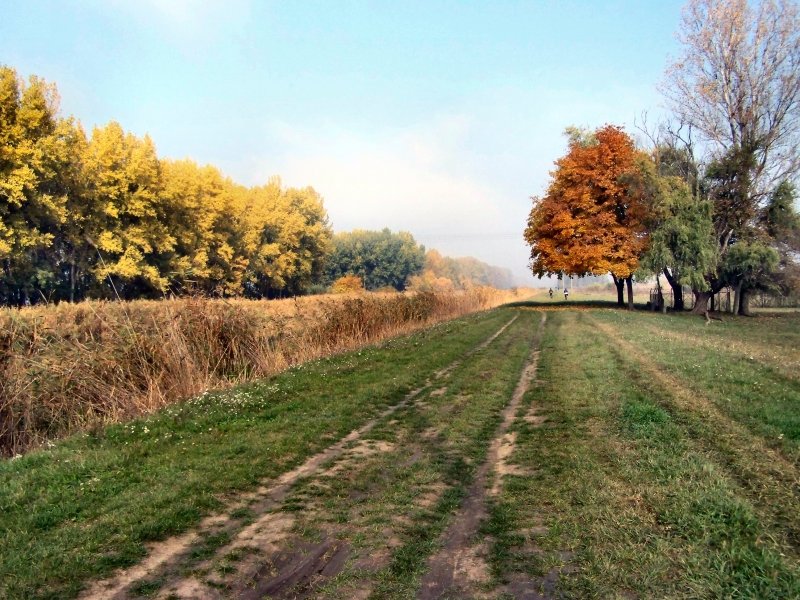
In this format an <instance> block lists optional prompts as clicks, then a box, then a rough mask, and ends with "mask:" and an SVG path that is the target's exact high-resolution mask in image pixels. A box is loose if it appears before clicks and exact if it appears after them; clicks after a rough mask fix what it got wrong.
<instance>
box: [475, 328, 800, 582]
mask: <svg viewBox="0 0 800 600" xmlns="http://www.w3.org/2000/svg"><path fill="white" fill-rule="evenodd" d="M593 318H597V319H617V318H619V319H623V320H624V321H625V324H624V327H623V326H621V325H620V326H619V327H617V328H615V331H620V332H623V331H624V332H625V335H637V336H639V335H640V336H641V337H642V339H637V346H634V348H638V347H639V346H638V344H642V345H645V344H646V342H645V339H644V338H649V337H650V336H651V334H649V333H648V332H647V329H646V327H645V326H644V321H641V320H643V319H647V318H648V316H647V315H632V316H629V315H619V314H618V313H609V314H605V313H602V314H601V313H593V316H589V315H588V314H583V313H556V314H554V315H552V318H551V319H550V320H549V323H550V327H549V328H548V330H547V332H546V335H545V338H544V340H543V351H542V358H541V362H540V371H539V379H540V380H541V381H542V383H541V385H539V386H538V387H537V388H535V389H533V390H531V391H530V392H529V393H528V395H527V397H526V402H527V403H529V405H531V406H534V407H536V409H537V410H538V412H539V413H540V414H542V415H544V416H546V417H547V419H548V420H547V421H546V422H545V423H544V424H543V426H540V427H534V426H532V425H529V424H528V423H525V422H523V421H519V422H518V424H517V426H516V427H517V430H518V447H517V450H516V452H515V454H514V455H513V457H512V458H513V460H514V461H515V462H517V463H518V464H520V465H522V466H523V467H526V468H528V469H535V470H536V474H535V475H533V476H527V477H516V476H510V477H508V478H507V481H506V485H505V487H504V489H503V492H502V494H501V496H500V498H499V499H498V500H497V502H496V503H495V505H494V506H493V508H492V511H491V518H490V522H489V524H488V527H487V529H488V530H489V531H490V532H492V533H493V534H494V539H495V543H494V547H493V552H492V566H493V573H494V575H495V578H496V581H497V582H498V583H500V582H502V581H504V580H507V579H509V578H512V577H513V575H514V574H517V573H522V574H524V575H525V576H527V577H528V578H533V579H534V580H537V581H539V582H540V589H541V590H547V589H548V586H550V589H552V588H553V586H557V588H558V589H559V591H560V593H563V594H564V595H566V596H568V597H580V598H584V597H631V596H632V597H648V598H649V597H659V598H663V597H670V598H673V597H685V598H689V597H691V598H697V597H704V598H724V597H740V598H787V597H797V596H798V594H800V568H798V566H799V565H798V559H797V554H796V552H795V551H794V549H793V547H792V545H791V543H790V542H789V541H788V540H787V539H786V536H785V531H784V529H783V525H784V523H782V522H781V521H780V520H776V519H774V518H773V516H774V513H773V512H770V511H764V510H762V507H761V506H759V501H758V500H757V499H755V498H753V496H752V494H751V493H750V490H749V489H747V488H745V487H743V486H742V485H741V482H740V481H739V480H738V479H737V478H736V477H735V476H733V475H732V474H731V472H730V469H729V465H728V464H727V463H726V462H725V461H721V460H720V456H719V455H718V454H717V453H716V452H714V451H713V449H710V448H709V447H708V445H707V443H706V440H705V439H703V438H702V437H700V436H698V431H697V430H696V429H695V428H694V426H693V424H692V423H690V422H687V420H686V419H685V415H684V414H683V413H682V412H681V411H679V410H678V408H677V407H676V406H675V405H674V404H673V403H672V402H671V401H670V400H671V397H670V390H669V389H664V388H661V387H660V386H659V385H658V382H657V381H654V380H653V379H652V378H650V377H648V374H647V373H646V372H642V369H641V363H640V362H639V361H640V360H641V359H642V357H641V355H636V356H631V355H630V352H629V350H630V348H626V349H625V351H620V348H619V345H618V344H617V343H615V341H614V340H612V339H610V338H609V337H608V336H607V335H606V334H604V333H603V332H601V331H600V330H598V328H597V327H596V326H595V324H594V321H593ZM632 332H635V333H632ZM682 356H683V357H684V358H685V357H686V355H685V354H683V355H682ZM720 360H721V359H720ZM659 368H661V367H659ZM664 368H666V367H664ZM695 383H696V384H697V385H698V386H700V385H703V382H699V381H696V382H695ZM705 385H706V386H709V387H711V388H712V389H713V386H712V385H711V384H710V382H705ZM794 506H795V507H796V506H797V505H796V504H795V505H794Z"/></svg>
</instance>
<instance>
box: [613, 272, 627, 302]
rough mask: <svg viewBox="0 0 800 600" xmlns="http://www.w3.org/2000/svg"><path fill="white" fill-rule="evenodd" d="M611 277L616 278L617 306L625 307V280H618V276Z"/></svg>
mask: <svg viewBox="0 0 800 600" xmlns="http://www.w3.org/2000/svg"><path fill="white" fill-rule="evenodd" d="M611 277H613V278H614V285H615V286H616V287H617V306H625V293H624V290H623V286H624V285H625V280H624V279H622V278H617V276H616V275H614V274H613V273H612V275H611Z"/></svg>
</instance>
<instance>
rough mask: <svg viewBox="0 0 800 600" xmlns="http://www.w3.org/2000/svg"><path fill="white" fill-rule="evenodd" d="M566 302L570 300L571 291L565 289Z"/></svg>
mask: <svg viewBox="0 0 800 600" xmlns="http://www.w3.org/2000/svg"><path fill="white" fill-rule="evenodd" d="M564 300H569V290H568V289H567V288H564Z"/></svg>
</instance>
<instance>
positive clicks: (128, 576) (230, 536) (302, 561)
mask: <svg viewBox="0 0 800 600" xmlns="http://www.w3.org/2000/svg"><path fill="white" fill-rule="evenodd" d="M517 318H518V315H513V316H511V318H510V320H509V321H508V322H507V323H505V324H504V325H503V326H502V327H501V328H500V329H499V330H498V331H496V332H495V333H494V334H493V335H491V336H490V337H489V338H487V339H486V340H484V341H483V342H481V343H480V344H478V345H477V346H476V347H475V348H473V349H471V350H469V351H467V352H466V353H465V354H464V355H463V356H462V357H459V358H458V359H456V360H455V361H453V362H452V363H450V364H449V365H447V366H445V367H444V368H442V369H439V370H437V371H434V372H433V373H431V375H430V377H429V378H428V379H427V380H426V381H425V382H424V383H423V385H421V386H420V387H418V388H416V389H414V390H411V391H410V392H409V393H408V394H406V396H405V397H404V398H403V400H402V401H401V402H399V403H397V404H394V405H392V406H390V407H389V408H387V409H386V410H384V411H383V412H382V413H381V414H380V415H379V416H377V417H376V418H374V419H372V420H370V421H368V422H367V423H365V424H364V425H362V426H361V427H360V428H359V429H357V430H354V431H352V432H350V433H349V434H348V435H347V436H345V437H344V438H342V439H341V440H340V441H339V442H337V443H336V444H333V445H331V446H329V447H328V448H326V449H325V450H324V451H322V452H319V453H317V454H315V455H313V456H311V457H310V458H309V459H308V460H306V461H305V462H304V463H303V464H302V465H300V466H298V467H296V468H295V469H292V470H290V471H287V472H286V473H284V474H282V475H281V476H280V477H278V478H277V479H275V480H271V481H267V482H265V483H264V484H263V485H262V486H260V487H259V488H258V489H256V490H255V491H253V492H249V493H246V494H243V495H242V496H240V497H239V498H237V499H235V500H234V501H233V502H231V503H230V504H229V505H228V506H227V507H226V509H227V510H226V511H225V512H224V513H221V514H217V515H213V516H210V517H208V518H206V519H204V520H203V521H202V522H201V523H200V525H199V527H198V528H197V529H195V530H192V531H189V532H187V533H186V534H184V535H182V536H180V537H177V538H170V539H168V540H165V541H163V542H160V543H158V544H154V545H153V546H152V547H151V548H150V553H149V555H148V557H147V558H146V559H145V560H144V561H143V562H142V563H140V564H138V565H136V566H134V567H132V568H131V569H128V570H125V571H123V572H121V573H118V574H116V575H115V576H114V577H113V578H111V579H109V580H105V581H100V582H96V583H95V584H93V585H92V586H91V587H90V588H89V590H88V591H87V592H86V593H85V594H83V595H82V596H81V597H82V598H86V599H92V600H102V599H104V598H128V597H136V596H139V595H141V593H142V591H147V592H148V593H151V592H152V591H154V590H155V587H156V586H157V585H158V586H161V587H163V588H164V590H166V591H165V594H166V595H167V596H168V597H181V598H201V597H203V598H214V597H218V596H219V595H220V594H221V593H222V592H220V590H223V589H224V590H226V593H227V595H234V596H236V597H242V596H243V595H249V594H248V593H247V592H248V590H249V589H250V588H253V589H254V590H255V591H253V590H250V592H252V593H255V595H256V596H257V597H263V596H264V595H265V594H271V595H274V594H276V593H279V592H281V591H282V590H284V589H287V588H291V587H293V586H295V585H296V584H297V583H298V582H299V581H303V580H307V579H309V578H311V577H313V576H314V575H316V573H317V571H320V572H321V571H323V570H324V569H325V568H328V563H330V562H331V560H334V559H335V558H336V557H337V554H336V552H335V551H336V549H337V547H338V546H337V545H335V544H334V545H332V544H331V543H330V542H329V541H328V540H325V541H323V542H322V543H321V544H319V545H318V546H319V547H308V548H303V549H302V552H300V554H299V556H298V557H297V558H296V560H294V561H285V562H286V564H284V565H282V569H280V570H279V571H278V572H277V573H275V574H274V576H265V574H264V573H262V572H260V567H261V565H260V562H261V561H258V560H249V561H245V560H240V558H241V555H243V554H247V553H248V552H254V551H256V550H257V553H258V554H265V553H273V554H274V553H276V552H277V551H279V550H280V543H281V542H284V541H286V540H287V539H288V538H289V532H290V530H291V528H292V526H293V522H294V519H293V518H292V516H291V513H290V512H281V511H282V509H283V508H285V503H286V500H287V497H288V496H289V494H290V492H291V491H292V489H293V487H294V486H295V485H296V484H297V483H298V482H300V481H301V480H304V479H309V478H313V477H315V476H317V475H319V474H320V473H321V472H322V467H323V465H325V464H326V463H330V462H331V461H336V460H338V459H339V458H340V457H341V456H342V454H343V453H344V452H345V450H346V449H352V448H353V447H354V446H355V447H358V448H359V449H360V450H359V452H358V453H361V454H365V453H368V452H369V451H370V449H369V446H367V447H366V448H367V449H366V450H361V449H362V448H365V447H364V446H363V445H358V444H359V442H360V441H361V439H362V438H363V437H364V436H365V435H366V434H368V433H369V432H370V431H371V430H372V429H373V428H374V427H375V426H376V424H378V423H379V422H381V421H383V420H385V419H387V418H388V417H389V416H391V415H392V414H393V413H395V412H396V411H398V410H400V409H402V408H403V407H405V406H407V405H409V404H410V403H412V402H413V401H414V400H415V399H416V398H418V397H419V396H420V395H422V394H424V393H426V392H429V391H430V390H431V388H432V387H433V386H434V385H436V383H437V382H438V381H440V380H441V379H443V378H446V377H447V376H448V375H449V374H450V373H451V372H453V371H454V370H457V369H459V368H460V367H461V365H462V364H463V363H464V362H465V361H467V360H469V359H470V358H471V357H472V356H473V355H474V354H476V353H478V352H480V351H482V350H484V349H485V348H486V347H487V346H489V345H490V344H491V343H492V342H493V341H495V340H496V339H497V338H498V337H500V336H501V335H502V334H503V333H504V332H505V331H506V330H507V329H508V328H509V327H510V326H511V325H512V324H513V323H514V321H516V319H517ZM322 475H323V476H324V475H326V473H324V472H322ZM209 540H211V542H212V544H211V547H210V548H209ZM231 555H234V556H236V557H237V560H235V561H228V563H229V564H228V567H227V569H222V570H221V572H219V573H217V575H219V576H222V577H217V578H214V577H208V575H209V573H208V566H209V565H212V564H214V560H220V559H223V558H224V557H229V556H231ZM309 555H310V557H309ZM198 558H199V559H200V560H198ZM187 571H190V572H189V573H188V574H186V572H187ZM242 584H245V585H242Z"/></svg>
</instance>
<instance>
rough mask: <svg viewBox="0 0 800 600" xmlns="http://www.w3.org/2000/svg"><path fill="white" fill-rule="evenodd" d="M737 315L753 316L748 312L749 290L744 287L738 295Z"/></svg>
mask: <svg viewBox="0 0 800 600" xmlns="http://www.w3.org/2000/svg"><path fill="white" fill-rule="evenodd" d="M737 314H740V315H742V316H743V317H751V316H753V313H751V312H750V290H748V289H747V288H745V287H742V291H741V293H740V295H739V312H738V313H737Z"/></svg>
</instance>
